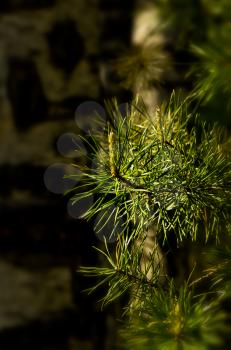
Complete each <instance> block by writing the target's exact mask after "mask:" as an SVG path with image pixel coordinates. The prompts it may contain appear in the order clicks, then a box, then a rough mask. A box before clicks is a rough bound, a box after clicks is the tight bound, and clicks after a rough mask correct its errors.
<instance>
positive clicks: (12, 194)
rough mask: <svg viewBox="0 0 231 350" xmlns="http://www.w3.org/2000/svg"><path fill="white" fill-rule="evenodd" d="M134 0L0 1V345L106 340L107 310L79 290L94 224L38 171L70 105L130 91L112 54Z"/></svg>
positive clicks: (126, 39)
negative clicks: (74, 212)
mask: <svg viewBox="0 0 231 350" xmlns="http://www.w3.org/2000/svg"><path fill="white" fill-rule="evenodd" d="M132 7H133V1H127V0H126V1H113V0H111V1H107V0H97V1H94V0H65V1H58V0H17V1H16V0H1V1H0V183H1V185H0V349H1V350H10V349H15V348H16V347H17V348H22V349H24V350H26V349H30V350H31V349H33V350H45V349H46V350H48V349H49V350H50V349H68V350H76V349H80V350H82V349H83V350H84V349H94V350H95V349H100V350H102V349H104V348H105V349H112V348H113V347H114V346H113V345H112V344H113V343H114V330H113V329H114V322H115V321H114V318H115V316H114V311H113V310H111V309H108V310H107V311H105V312H103V313H101V311H100V307H99V305H98V304H96V300H97V297H98V296H95V297H88V296H87V295H85V294H83V293H82V289H84V288H85V287H86V286H87V283H88V282H87V281H86V280H85V279H84V278H83V277H81V276H78V275H77V274H76V269H77V268H78V267H79V265H91V264H95V263H96V261H95V260H96V256H95V254H94V251H93V250H92V249H91V246H92V244H95V243H96V237H95V234H94V232H93V231H92V229H91V226H90V225H88V224H86V223H85V222H83V221H81V220H75V219H73V218H71V217H70V216H69V215H68V213H67V210H66V204H67V198H65V197H64V196H63V195H61V194H60V195H56V194H54V193H51V192H50V191H49V190H48V189H47V188H46V186H45V185H44V180H43V178H44V172H45V171H46V169H47V168H48V167H49V166H50V165H52V164H56V163H70V162H71V161H72V160H71V159H69V158H65V157H63V156H62V155H61V154H60V153H59V152H58V150H57V140H58V138H59V137H60V136H61V135H62V134H63V133H65V132H76V133H78V128H77V125H76V123H75V110H76V108H77V107H78V105H79V104H80V103H82V102H85V101H88V100H91V101H97V102H99V103H100V104H103V101H104V99H105V98H108V97H110V96H114V95H117V96H118V97H119V98H120V99H121V101H125V100H126V99H127V98H128V96H129V93H128V91H125V90H123V89H121V88H120V87H118V86H117V83H116V81H114V80H113V77H112V76H111V66H110V64H111V63H110V62H111V60H112V59H114V58H116V57H117V55H118V52H120V51H121V50H123V49H124V48H125V47H127V46H128V45H129V44H130V30H131V14H132Z"/></svg>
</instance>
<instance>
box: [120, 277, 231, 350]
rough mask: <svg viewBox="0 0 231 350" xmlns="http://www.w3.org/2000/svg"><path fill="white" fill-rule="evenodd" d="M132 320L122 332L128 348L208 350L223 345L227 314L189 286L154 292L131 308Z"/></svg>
mask: <svg viewBox="0 0 231 350" xmlns="http://www.w3.org/2000/svg"><path fill="white" fill-rule="evenodd" d="M130 310H132V311H130V313H131V315H130V321H128V324H127V326H126V327H125V328H123V330H122V331H121V334H122V337H123V339H124V341H125V344H126V345H125V348H126V349H143V350H149V349H157V350H159V349H161V350H165V349H166V350H167V349H168V350H170V349H171V350H173V349H176V350H178V349H179V350H194V349H195V350H196V349H200V350H205V349H213V348H214V349H217V348H218V347H219V346H221V344H222V339H221V337H220V335H219V332H220V330H221V329H223V327H224V321H225V318H224V314H223V313H222V312H221V311H218V308H217V305H216V302H211V301H208V300H206V297H205V296H197V295H194V293H193V292H192V291H190V290H189V288H188V286H187V284H186V285H185V286H183V287H181V288H180V289H179V290H177V289H176V288H175V287H174V284H173V282H172V281H170V282H169V284H168V289H167V290H162V289H154V290H152V291H150V293H145V294H143V295H142V300H141V302H140V303H138V302H137V308H134V310H133V309H131V308H130Z"/></svg>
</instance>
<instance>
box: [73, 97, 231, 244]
mask: <svg viewBox="0 0 231 350" xmlns="http://www.w3.org/2000/svg"><path fill="white" fill-rule="evenodd" d="M111 116H112V118H114V117H115V116H116V117H117V118H116V120H114V121H113V122H114V123H113V124H114V125H111V126H109V128H108V129H109V134H108V142H101V141H100V140H98V141H97V140H96V139H94V146H93V153H92V157H93V159H94V160H95V162H96V164H97V166H96V167H94V168H92V167H91V168H90V167H89V168H80V172H81V174H82V175H83V179H84V180H83V182H84V190H82V191H81V192H79V193H77V194H76V195H75V196H74V197H73V201H74V202H77V201H78V200H81V199H82V198H84V197H87V196H91V195H99V198H98V199H97V200H96V201H95V202H94V204H93V205H92V206H91V207H90V208H89V209H88V211H87V212H86V213H85V215H84V217H85V218H87V219H90V218H92V217H93V216H94V215H95V214H97V213H99V212H102V210H103V214H102V217H101V220H100V222H99V223H98V230H99V231H100V230H101V229H102V227H101V226H104V225H106V224H107V221H108V220H109V219H110V218H111V216H113V220H114V229H115V230H116V229H117V228H118V223H120V225H119V227H120V230H121V231H122V232H125V231H127V229H128V227H129V225H133V230H132V233H130V234H132V235H134V236H136V235H139V233H140V232H142V231H143V230H146V229H147V228H148V226H149V225H150V224H151V223H152V222H157V224H158V231H159V236H160V237H162V239H167V236H168V232H170V231H171V230H174V232H175V234H176V235H177V239H178V240H180V241H182V239H183V237H185V236H187V235H190V236H191V238H192V239H193V240H195V239H196V237H197V235H198V233H199V234H200V235H201V234H202V233H204V235H205V239H206V240H207V239H208V237H209V235H212V234H214V235H215V236H216V237H217V238H218V236H219V234H220V233H221V232H222V231H223V232H224V231H225V230H227V225H228V221H229V219H230V204H231V203H230V193H231V163H230V160H229V159H228V158H227V157H226V156H225V154H223V152H222V147H221V145H220V142H221V139H222V130H221V129H219V128H217V127H216V126H213V127H209V126H208V125H206V124H205V123H203V122H200V121H199V118H197V117H195V116H193V115H191V114H190V112H188V110H187V101H183V102H180V100H179V99H178V98H176V97H175V95H174V94H173V96H172V97H171V100H170V103H169V104H168V105H165V106H162V107H161V109H158V110H157V111H156V115H155V116H152V117H150V116H149V115H148V113H147V112H146V111H145V109H144V108H142V107H140V104H139V103H138V101H136V102H135V103H134V104H133V105H132V107H131V111H130V112H129V113H128V114H127V117H126V118H125V119H123V118H122V117H121V115H120V114H119V111H118V108H117V107H116V106H115V110H113V109H112V110H111ZM194 122H195V125H193V124H192V123H194ZM198 129H200V137H199V138H198V133H197V132H196V130H198ZM111 208H113V210H112V209H111ZM116 223H117V224H116ZM134 223H135V225H134ZM122 232H121V233H122ZM114 233H115V232H112V234H114Z"/></svg>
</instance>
